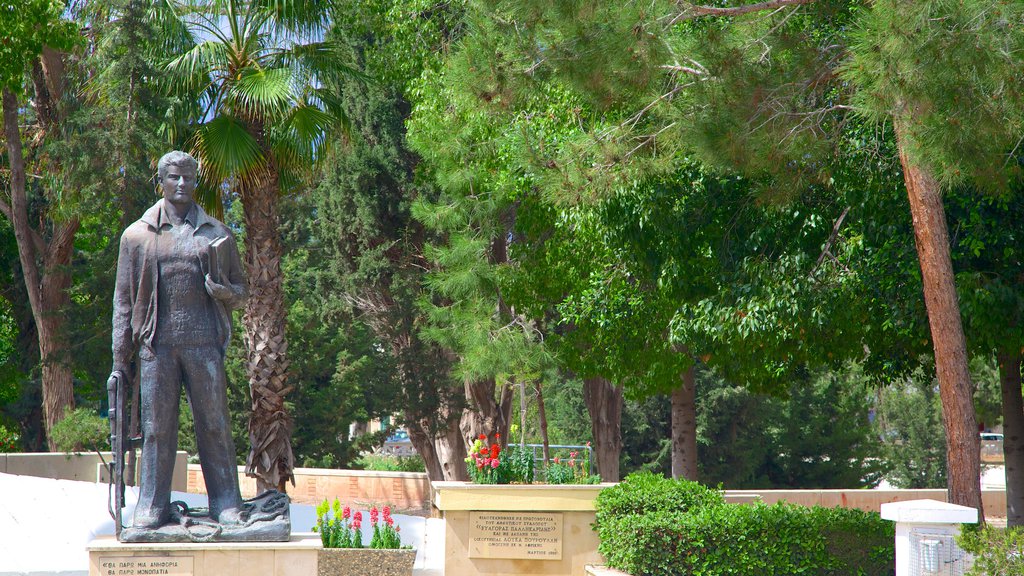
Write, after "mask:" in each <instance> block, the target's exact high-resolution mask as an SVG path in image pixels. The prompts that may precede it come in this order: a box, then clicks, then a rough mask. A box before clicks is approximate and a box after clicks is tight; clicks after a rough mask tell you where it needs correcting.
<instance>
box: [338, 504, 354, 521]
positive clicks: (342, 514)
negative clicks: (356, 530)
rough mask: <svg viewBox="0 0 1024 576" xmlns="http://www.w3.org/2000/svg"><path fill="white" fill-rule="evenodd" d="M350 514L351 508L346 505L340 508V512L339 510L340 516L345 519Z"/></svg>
mask: <svg viewBox="0 0 1024 576" xmlns="http://www.w3.org/2000/svg"><path fill="white" fill-rule="evenodd" d="M351 515H352V509H351V508H349V507H348V506H345V509H344V510H342V512H341V517H342V518H343V519H345V520H348V517H349V516H351Z"/></svg>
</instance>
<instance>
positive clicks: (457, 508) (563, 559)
mask: <svg viewBox="0 0 1024 576" xmlns="http://www.w3.org/2000/svg"><path fill="white" fill-rule="evenodd" d="M613 485H614V484H594V485H573V484H560V485H555V484H532V485H503V484H471V483H467V482H433V483H432V486H433V491H434V497H433V502H434V506H435V507H436V508H437V509H438V510H440V511H441V512H442V513H443V514H444V521H445V557H444V571H445V574H449V575H451V574H476V575H478V576H519V575H521V574H544V575H546V576H555V575H557V576H579V575H580V574H583V571H584V567H585V566H586V565H587V564H601V563H603V562H604V559H603V558H602V557H601V555H600V554H598V552H597V545H598V538H597V534H596V533H595V532H594V531H593V529H592V528H591V524H593V522H594V519H595V516H594V500H595V499H596V498H597V494H598V493H599V492H600V491H601V490H603V489H605V488H608V487H610V486H613Z"/></svg>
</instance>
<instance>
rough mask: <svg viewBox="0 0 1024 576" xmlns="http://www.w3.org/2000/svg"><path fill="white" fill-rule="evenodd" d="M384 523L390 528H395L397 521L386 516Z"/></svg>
mask: <svg viewBox="0 0 1024 576" xmlns="http://www.w3.org/2000/svg"><path fill="white" fill-rule="evenodd" d="M384 523H385V524H387V525H388V526H394V525H395V519H394V518H392V517H391V516H385V517H384Z"/></svg>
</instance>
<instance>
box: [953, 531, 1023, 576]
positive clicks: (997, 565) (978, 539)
mask: <svg viewBox="0 0 1024 576" xmlns="http://www.w3.org/2000/svg"><path fill="white" fill-rule="evenodd" d="M957 542H958V543H959V544H960V547H961V548H963V549H964V551H965V552H968V553H970V554H972V555H974V566H972V567H971V569H970V570H969V571H968V572H967V574H969V575H970V576H1010V575H1012V574H1024V528H1020V527H1017V528H993V527H992V526H988V525H986V526H984V527H982V528H979V527H978V526H977V525H974V524H971V525H967V524H965V525H964V526H963V528H961V531H960V537H959V538H957Z"/></svg>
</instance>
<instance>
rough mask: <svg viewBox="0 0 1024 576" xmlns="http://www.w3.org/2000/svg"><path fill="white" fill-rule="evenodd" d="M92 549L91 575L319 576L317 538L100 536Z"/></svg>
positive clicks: (314, 535) (297, 536) (311, 536)
mask: <svg viewBox="0 0 1024 576" xmlns="http://www.w3.org/2000/svg"><path fill="white" fill-rule="evenodd" d="M86 549H87V550H88V551H89V576H316V574H317V551H318V550H320V549H321V544H320V538H319V536H317V535H316V534H307V535H292V537H291V540H289V541H288V542H212V543H149V544H126V543H122V542H118V541H117V540H115V539H114V537H113V536H108V537H103V538H97V539H96V540H93V541H92V542H90V543H89V545H88V546H87V547H86Z"/></svg>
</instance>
